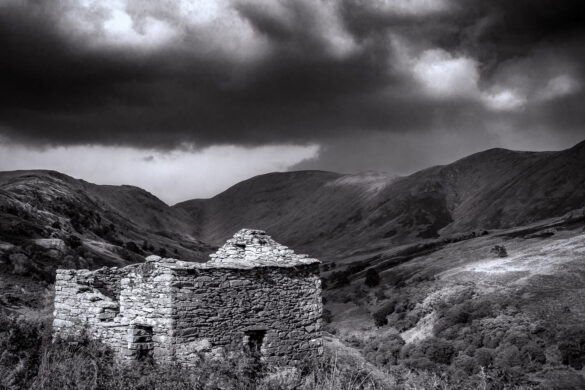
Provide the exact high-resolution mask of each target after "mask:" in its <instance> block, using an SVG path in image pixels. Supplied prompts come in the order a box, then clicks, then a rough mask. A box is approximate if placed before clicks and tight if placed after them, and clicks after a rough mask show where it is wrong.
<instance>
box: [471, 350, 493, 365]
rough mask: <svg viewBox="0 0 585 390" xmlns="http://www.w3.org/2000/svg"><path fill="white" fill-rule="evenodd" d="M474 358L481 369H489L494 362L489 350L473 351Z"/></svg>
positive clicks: (491, 352) (491, 351)
mask: <svg viewBox="0 0 585 390" xmlns="http://www.w3.org/2000/svg"><path fill="white" fill-rule="evenodd" d="M474 357H475V361H476V362H477V364H478V365H480V366H481V367H490V366H491V365H492V363H493V361H494V352H493V350H491V349H489V348H478V349H476V350H475V354H474Z"/></svg>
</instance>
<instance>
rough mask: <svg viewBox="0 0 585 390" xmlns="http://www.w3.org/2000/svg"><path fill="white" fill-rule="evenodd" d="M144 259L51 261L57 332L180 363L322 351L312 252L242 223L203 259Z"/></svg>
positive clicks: (129, 354) (289, 360) (284, 359)
mask: <svg viewBox="0 0 585 390" xmlns="http://www.w3.org/2000/svg"><path fill="white" fill-rule="evenodd" d="M147 260H148V261H147V262H146V263H143V264H135V265H131V266H127V267H124V268H102V269H99V270H96V271H88V270H77V271H76V270H58V271H57V276H56V282H55V311H54V317H55V318H54V323H53V325H54V332H55V337H64V338H71V337H72V338H79V337H82V336H83V337H89V338H91V339H98V340H101V341H102V342H104V343H106V344H107V345H109V346H110V347H111V348H112V349H114V351H116V352H117V356H118V357H119V358H120V359H121V360H133V359H141V358H146V357H148V358H150V357H152V358H153V359H154V360H155V361H157V362H178V363H181V364H187V365H188V364H194V363H196V362H198V361H199V359H201V358H216V357H221V356H230V355H234V354H240V353H246V354H252V355H255V356H257V357H258V358H260V359H261V360H263V361H266V362H269V363H273V364H279V365H288V364H296V363H298V362H299V361H301V360H305V359H308V358H312V357H316V356H318V355H320V354H321V353H322V339H321V315H322V304H321V281H320V278H319V269H318V267H319V262H318V261H317V260H315V259H309V258H307V257H306V256H302V255H301V256H299V255H294V253H293V252H292V251H291V250H290V249H288V248H286V247H284V246H282V245H280V244H277V243H275V242H274V241H272V240H271V239H270V237H268V236H266V235H265V233H264V232H260V231H250V230H243V231H241V232H238V233H237V234H236V236H234V238H233V239H231V240H228V242H227V243H226V245H224V247H223V248H221V249H220V250H219V251H218V254H216V255H215V256H213V257H212V260H211V261H210V262H208V263H202V264H199V263H188V262H183V261H179V260H175V259H161V258H159V257H156V256H152V257H150V258H149V259H147Z"/></svg>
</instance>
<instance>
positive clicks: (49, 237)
mask: <svg viewBox="0 0 585 390" xmlns="http://www.w3.org/2000/svg"><path fill="white" fill-rule="evenodd" d="M194 233H195V231H194V230H193V228H192V223H191V221H190V217H189V216H187V215H185V214H184V213H183V212H182V211H181V210H177V209H173V208H171V207H169V206H168V205H166V204H165V203H164V202H162V201H161V200H159V199H158V198H156V197H155V196H153V195H152V194H150V193H148V192H146V191H144V190H142V189H140V188H137V187H132V186H101V185H95V184H91V183H87V182H85V181H83V180H78V179H74V178H72V177H69V176H67V175H64V174H61V173H58V172H54V171H14V172H0V257H1V259H0V260H1V261H0V271H2V270H3V271H6V272H8V273H14V274H20V275H29V276H35V277H38V278H40V279H49V280H50V279H51V278H52V274H53V271H54V268H56V267H57V266H60V265H64V266H69V267H74V268H95V267H99V266H103V265H125V264H128V263H129V262H136V261H142V260H143V259H144V257H145V256H147V255H148V254H150V253H157V254H168V255H169V256H175V257H181V258H184V259H189V260H194V261H202V260H205V259H206V257H207V254H208V253H209V252H210V250H211V248H210V247H209V246H208V245H207V244H205V243H203V242H201V241H200V240H199V239H197V237H196V236H195V235H194Z"/></svg>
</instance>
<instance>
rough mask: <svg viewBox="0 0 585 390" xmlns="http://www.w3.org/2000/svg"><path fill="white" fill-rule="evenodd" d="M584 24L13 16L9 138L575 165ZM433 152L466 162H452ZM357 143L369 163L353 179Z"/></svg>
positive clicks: (382, 16)
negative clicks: (507, 156) (543, 158)
mask: <svg viewBox="0 0 585 390" xmlns="http://www.w3.org/2000/svg"><path fill="white" fill-rule="evenodd" d="M579 9H580V2H579V1H576V0H574V1H569V0H564V1H563V0H558V1H555V2H551V1H546V0H530V1H529V0H520V1H507V0H494V1H489V2H488V1H481V0H474V1H466V0H434V1H432V0H392V1H390V0H368V1H366V0H338V1H330V0H278V1H274V0H270V1H269V0H254V1H252V0H202V1H198V2H190V1H186V0H175V1H171V0H165V1H152V2H150V1H149V2H145V1H138V0H102V1H97V0H51V1H49V0H0V53H2V54H1V59H0V85H1V88H0V135H1V136H3V138H4V140H5V142H10V143H18V144H21V145H25V146H32V147H59V146H75V145H102V146H124V147H133V148H145V149H158V150H173V149H177V148H181V147H184V146H185V145H189V147H196V148H203V147H209V146H212V145H240V146H246V147H249V146H262V145H269V144H273V145H320V147H321V149H320V150H321V152H320V154H319V155H318V156H316V157H315V158H313V159H312V160H310V161H308V162H307V161H304V162H303V163H302V165H301V166H303V167H311V168H322V167H327V168H328V169H334V170H335V169H336V168H337V170H346V171H347V170H349V171H351V170H358V169H386V170H396V171H400V172H399V173H403V172H408V171H412V170H413V169H415V168H418V166H419V165H420V161H421V159H419V158H416V157H414V156H410V157H409V156H408V155H404V158H403V159H401V160H400V163H398V162H397V161H396V159H395V158H382V157H380V155H384V153H383V152H382V151H381V149H382V146H384V145H385V146H386V148H387V152H388V153H386V154H392V153H394V152H397V151H399V149H400V142H408V143H409V144H412V147H413V148H415V149H416V152H417V153H415V154H419V155H421V154H424V156H425V158H424V159H423V160H424V161H425V162H426V161H428V162H429V164H430V163H438V162H447V161H445V159H448V158H449V157H453V156H459V155H464V154H466V153H471V152H473V151H476V150H481V149H485V148H487V147H491V146H504V147H514V148H520V149H522V148H537V149H541V148H544V149H546V148H557V147H566V146H570V145H571V144H573V143H576V142H577V141H579V140H581V139H582V138H583V137H584V136H585V130H584V127H583V125H584V123H585V114H584V110H583V109H582V103H581V102H582V101H583V98H584V97H585V96H584V92H583V83H584V75H583V69H584V66H585V48H584V46H583V45H582V42H583V40H584V38H585V20H584V18H585V16H584V15H583V13H582V12H579ZM433 137H434V138H435V139H441V142H438V143H437V144H445V145H447V144H449V145H452V146H451V147H450V148H449V147H447V146H445V150H443V151H440V152H435V151H434V148H433V147H432V146H425V145H432V142H430V143H429V142H428V141H427V140H429V139H431V138H433ZM356 139H359V144H360V145H361V151H362V153H363V154H364V156H366V157H364V158H365V160H363V159H362V158H357V159H350V160H349V161H354V160H355V161H357V160H359V161H360V162H359V163H357V162H356V163H355V164H354V163H348V160H347V159H344V157H343V156H344V155H346V150H347V149H348V148H350V145H351V144H352V140H356ZM382 140H386V141H385V142H386V144H384V143H383V142H382ZM405 140H407V141H405ZM417 140H419V141H420V142H418V146H417ZM444 140H449V142H443V141H444ZM381 142H382V144H381ZM342 145H348V146H347V147H343V146H342ZM336 151H337V152H336ZM368 151H375V154H376V156H377V157H375V158H374V159H370V160H368V159H367V156H368V155H374V153H368ZM362 160H363V161H362ZM335 161H339V162H340V163H339V164H338V163H336V162H335ZM342 162H343V163H342ZM398 165H399V166H400V167H401V168H400V169H398V168H396V167H397V166H398Z"/></svg>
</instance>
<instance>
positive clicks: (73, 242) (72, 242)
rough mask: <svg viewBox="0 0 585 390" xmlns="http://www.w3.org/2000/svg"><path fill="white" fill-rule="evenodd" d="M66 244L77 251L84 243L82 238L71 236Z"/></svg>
mask: <svg viewBox="0 0 585 390" xmlns="http://www.w3.org/2000/svg"><path fill="white" fill-rule="evenodd" d="M65 243H66V244H67V245H68V246H69V247H70V248H71V249H77V248H79V247H80V246H81V245H82V244H83V242H82V241H81V238H79V237H77V236H75V235H73V234H72V235H70V236H68V237H67V238H66V239H65Z"/></svg>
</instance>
